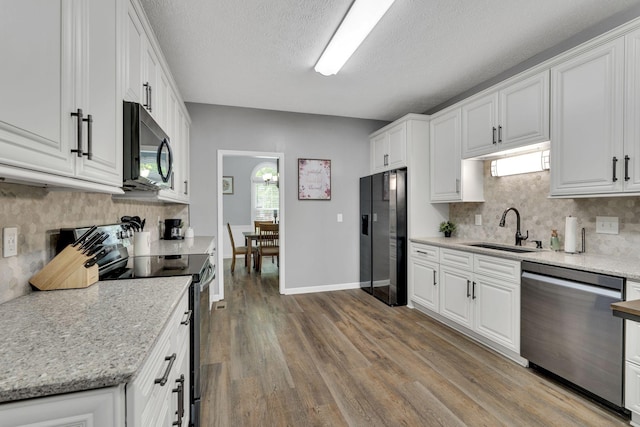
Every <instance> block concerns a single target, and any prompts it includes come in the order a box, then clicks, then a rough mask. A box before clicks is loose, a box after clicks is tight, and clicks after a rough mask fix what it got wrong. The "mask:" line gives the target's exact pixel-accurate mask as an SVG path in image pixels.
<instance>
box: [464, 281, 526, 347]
mask: <svg viewBox="0 0 640 427" xmlns="http://www.w3.org/2000/svg"><path fill="white" fill-rule="evenodd" d="M472 299H473V301H474V304H475V307H474V314H475V331H476V332H478V333H479V334H480V335H483V336H485V337H487V338H489V339H490V340H492V341H494V342H496V343H498V344H501V345H503V346H505V347H507V348H509V349H511V350H513V351H515V352H520V287H519V286H518V285H516V284H514V283H512V282H507V281H505V280H499V279H494V278H491V277H487V276H482V275H476V276H475V279H474V281H473V289H472Z"/></svg>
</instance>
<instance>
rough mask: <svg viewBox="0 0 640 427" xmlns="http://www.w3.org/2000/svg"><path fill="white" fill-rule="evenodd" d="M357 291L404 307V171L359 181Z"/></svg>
mask: <svg viewBox="0 0 640 427" xmlns="http://www.w3.org/2000/svg"><path fill="white" fill-rule="evenodd" d="M360 287H361V288H362V289H363V290H364V291H366V292H368V293H370V294H372V295H373V296H375V297H376V298H378V299H379V300H381V301H383V302H384V303H386V304H388V305H406V304H407V170H406V169H397V170H391V171H387V172H382V173H378V174H375V175H371V176H365V177H363V178H360Z"/></svg>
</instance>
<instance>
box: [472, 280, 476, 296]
mask: <svg viewBox="0 0 640 427" xmlns="http://www.w3.org/2000/svg"><path fill="white" fill-rule="evenodd" d="M471 293H472V296H471V298H472V299H476V282H473V287H472V292H471Z"/></svg>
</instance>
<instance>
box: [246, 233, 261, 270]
mask: <svg viewBox="0 0 640 427" xmlns="http://www.w3.org/2000/svg"><path fill="white" fill-rule="evenodd" d="M242 235H243V236H244V244H245V246H246V247H247V253H246V254H245V255H244V256H245V263H246V265H247V271H249V272H250V271H251V256H252V255H253V242H254V241H255V242H257V241H258V239H259V238H260V232H258V231H243V232H242ZM254 265H255V263H254Z"/></svg>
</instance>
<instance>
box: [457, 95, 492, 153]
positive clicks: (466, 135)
mask: <svg viewBox="0 0 640 427" xmlns="http://www.w3.org/2000/svg"><path fill="white" fill-rule="evenodd" d="M497 122H498V93H497V92H494V93H490V94H488V95H485V96H482V97H480V98H477V99H474V100H472V101H471V102H468V103H466V104H464V105H462V158H463V159H468V158H470V157H476V156H480V155H483V154H487V153H490V152H492V151H494V150H495V149H496V148H495V147H496V146H497V144H498V125H497Z"/></svg>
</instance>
